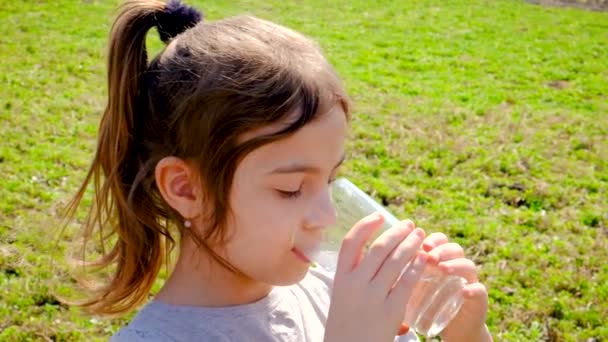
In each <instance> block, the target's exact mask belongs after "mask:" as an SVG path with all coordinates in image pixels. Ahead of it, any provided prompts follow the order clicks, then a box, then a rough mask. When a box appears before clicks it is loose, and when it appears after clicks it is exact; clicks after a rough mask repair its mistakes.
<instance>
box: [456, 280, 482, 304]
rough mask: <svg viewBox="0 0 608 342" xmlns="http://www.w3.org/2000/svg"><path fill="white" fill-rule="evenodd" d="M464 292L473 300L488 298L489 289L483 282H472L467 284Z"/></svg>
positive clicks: (466, 296) (465, 295)
mask: <svg viewBox="0 0 608 342" xmlns="http://www.w3.org/2000/svg"><path fill="white" fill-rule="evenodd" d="M462 294H463V295H464V297H465V298H467V299H473V300H482V301H486V302H487V300H488V289H487V288H486V286H485V285H484V284H482V283H471V284H467V285H466V286H465V287H464V289H463V290H462Z"/></svg>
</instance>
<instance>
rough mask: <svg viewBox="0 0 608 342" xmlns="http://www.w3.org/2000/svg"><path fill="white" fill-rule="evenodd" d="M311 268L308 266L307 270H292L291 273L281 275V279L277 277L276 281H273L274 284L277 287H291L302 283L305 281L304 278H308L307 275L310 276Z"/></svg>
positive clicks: (301, 268)
mask: <svg viewBox="0 0 608 342" xmlns="http://www.w3.org/2000/svg"><path fill="white" fill-rule="evenodd" d="M309 268H310V267H309V266H306V267H305V268H304V267H297V268H295V267H294V268H291V269H290V270H289V271H287V272H283V273H281V274H280V276H279V277H276V278H275V279H273V282H272V284H273V285H275V286H289V285H294V284H297V283H299V282H300V281H302V279H304V277H306V274H308V269H309Z"/></svg>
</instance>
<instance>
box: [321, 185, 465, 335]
mask: <svg viewBox="0 0 608 342" xmlns="http://www.w3.org/2000/svg"><path fill="white" fill-rule="evenodd" d="M331 196H332V201H333V202H334V205H335V208H336V212H337V223H336V227H332V228H330V229H329V232H328V233H327V238H326V240H325V241H324V243H323V245H322V248H321V251H320V252H318V254H317V255H316V256H315V257H314V258H315V262H317V263H318V264H319V265H320V266H321V267H323V268H324V269H326V270H328V271H330V272H335V270H336V264H337V259H338V250H339V248H340V245H341V241H342V238H343V236H344V234H345V233H346V232H347V231H348V230H349V229H350V228H351V227H352V226H353V225H354V224H355V223H356V222H357V221H359V220H360V219H361V218H363V217H365V216H367V215H369V214H371V213H374V212H380V214H381V215H382V216H383V217H384V227H383V228H384V229H386V228H390V227H391V226H393V225H394V224H395V223H397V222H398V221H399V220H398V219H397V218H396V217H395V216H393V215H392V214H391V213H390V212H389V211H387V210H386V208H384V207H383V206H382V205H380V204H379V203H378V202H376V201H375V200H374V199H372V198H371V197H370V196H368V195H367V194H366V193H365V192H363V191H362V190H361V189H359V188H358V187H357V186H356V185H354V184H353V183H351V182H350V181H348V180H347V179H345V178H340V179H337V180H336V181H334V183H333V184H332V187H331ZM408 265H409V264H408ZM406 267H407V265H406ZM404 269H405V268H404ZM465 284H466V281H465V280H464V279H463V278H462V277H459V276H453V275H446V274H444V273H443V272H441V271H440V270H439V269H438V268H437V266H435V265H427V266H426V267H425V269H424V271H423V273H422V275H421V277H420V280H419V281H418V282H417V283H416V285H415V287H414V290H413V292H412V296H411V297H410V299H409V301H408V303H407V304H406V313H405V317H404V321H403V323H404V324H407V325H408V326H409V327H410V328H412V329H414V330H415V331H416V332H417V333H418V334H420V335H423V336H425V337H427V338H429V337H434V336H437V335H439V333H440V332H441V331H442V330H443V329H444V328H445V327H446V326H447V325H448V323H449V322H450V321H451V320H452V319H453V318H454V316H455V315H456V314H457V313H458V310H459V309H460V307H461V305H462V302H463V296H462V288H463V287H464V285H465Z"/></svg>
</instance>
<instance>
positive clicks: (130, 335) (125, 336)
mask: <svg viewBox="0 0 608 342" xmlns="http://www.w3.org/2000/svg"><path fill="white" fill-rule="evenodd" d="M127 341H129V342H140V341H142V342H143V341H151V342H161V341H162V342H165V341H173V340H172V339H171V338H170V337H169V336H165V335H163V334H161V333H159V332H158V331H154V330H144V329H137V328H131V327H129V326H126V327H124V328H122V329H120V330H119V331H118V332H117V333H116V334H114V335H113V336H112V338H110V342H127Z"/></svg>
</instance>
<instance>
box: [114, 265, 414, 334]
mask: <svg viewBox="0 0 608 342" xmlns="http://www.w3.org/2000/svg"><path fill="white" fill-rule="evenodd" d="M331 284H332V278H331V275H330V274H329V273H327V272H325V271H323V270H322V269H320V268H311V269H310V272H308V274H307V275H306V277H305V278H304V279H303V280H302V281H301V282H300V283H298V284H295V285H291V286H284V287H275V288H274V289H273V290H272V291H271V292H270V294H268V296H266V297H264V298H262V299H261V300H259V301H257V302H255V303H251V304H244V305H236V306H229V307H220V308H206V307H195V306H182V305H171V304H166V303H163V302H161V301H158V300H153V301H151V302H149V303H148V304H146V305H145V306H144V307H143V308H142V309H141V310H140V311H139V312H138V313H137V315H136V316H135V317H134V318H133V320H132V321H131V323H129V325H128V326H126V327H123V328H122V329H121V330H119V331H118V332H117V333H116V334H115V335H114V336H112V339H111V340H110V341H111V342H123V341H150V342H160V341H163V342H165V341H219V342H225V341H255V342H264V341H282V342H304V341H306V342H321V341H323V334H324V332H325V328H324V327H325V321H326V318H327V312H328V309H329V298H330V292H331ZM398 341H399V342H414V341H418V338H417V336H416V335H415V334H414V333H413V332H411V331H410V332H409V333H408V334H406V335H404V336H401V338H399V339H398Z"/></svg>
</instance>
